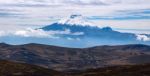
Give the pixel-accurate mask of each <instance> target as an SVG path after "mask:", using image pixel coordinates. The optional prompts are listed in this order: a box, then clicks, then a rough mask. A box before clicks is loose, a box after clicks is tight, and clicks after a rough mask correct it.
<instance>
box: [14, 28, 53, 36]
mask: <svg viewBox="0 0 150 76" xmlns="http://www.w3.org/2000/svg"><path fill="white" fill-rule="evenodd" d="M14 35H16V36H23V37H51V35H50V34H48V33H46V32H45V31H43V30H41V29H38V30H34V29H31V28H28V29H26V30H19V31H16V32H15V33H14Z"/></svg>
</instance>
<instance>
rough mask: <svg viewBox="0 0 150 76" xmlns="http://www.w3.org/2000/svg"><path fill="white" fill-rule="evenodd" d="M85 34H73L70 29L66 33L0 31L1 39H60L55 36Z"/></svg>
mask: <svg viewBox="0 0 150 76" xmlns="http://www.w3.org/2000/svg"><path fill="white" fill-rule="evenodd" d="M83 34H84V33H83V32H74V33H72V32H71V31H70V30H69V29H66V30H64V31H44V30H42V29H31V28H27V29H25V30H16V31H0V37H3V36H21V37H37V38H59V37H57V36H55V35H83Z"/></svg>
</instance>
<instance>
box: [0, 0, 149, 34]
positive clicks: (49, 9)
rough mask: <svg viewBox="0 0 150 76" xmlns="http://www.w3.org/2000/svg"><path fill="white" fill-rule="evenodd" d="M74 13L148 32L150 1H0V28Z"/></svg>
mask: <svg viewBox="0 0 150 76" xmlns="http://www.w3.org/2000/svg"><path fill="white" fill-rule="evenodd" d="M74 13H78V14H82V15H83V16H85V17H86V18H87V19H89V20H91V21H93V23H94V24H95V25H97V26H100V27H104V26H110V27H112V28H114V29H115V30H118V31H121V32H133V33H149V34H150V0H0V27H1V28H0V30H3V31H14V30H21V29H25V28H28V27H31V28H38V27H42V26H44V25H48V24H51V23H53V22H56V21H58V20H60V19H61V18H64V17H66V16H69V15H71V14H74Z"/></svg>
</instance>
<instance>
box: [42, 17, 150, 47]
mask: <svg viewBox="0 0 150 76" xmlns="http://www.w3.org/2000/svg"><path fill="white" fill-rule="evenodd" d="M40 29H42V30H44V31H55V32H56V31H57V32H61V33H56V34H55V36H56V37H59V38H61V39H64V40H63V41H64V42H65V43H64V45H66V46H69V47H89V46H96V45H117V44H147V45H150V35H148V34H134V33H121V32H118V31H114V30H113V29H112V28H111V27H98V26H96V25H94V24H92V22H90V21H88V20H86V18H84V17H83V16H82V15H71V16H70V17H68V18H65V19H61V20H60V21H58V22H56V23H53V24H51V25H48V26H45V27H43V28H40ZM65 39H68V40H70V42H69V41H68V40H65ZM71 40H72V41H71ZM78 43H79V46H77V44H78ZM67 44H72V45H67ZM56 45H57V44H56Z"/></svg>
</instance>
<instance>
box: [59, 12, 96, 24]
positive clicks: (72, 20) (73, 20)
mask: <svg viewBox="0 0 150 76" xmlns="http://www.w3.org/2000/svg"><path fill="white" fill-rule="evenodd" d="M58 24H67V25H81V26H92V25H93V24H92V23H91V22H89V21H88V20H87V19H86V18H85V17H83V16H82V15H76V14H75V15H71V16H70V17H68V18H64V19H61V20H60V21H58Z"/></svg>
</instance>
